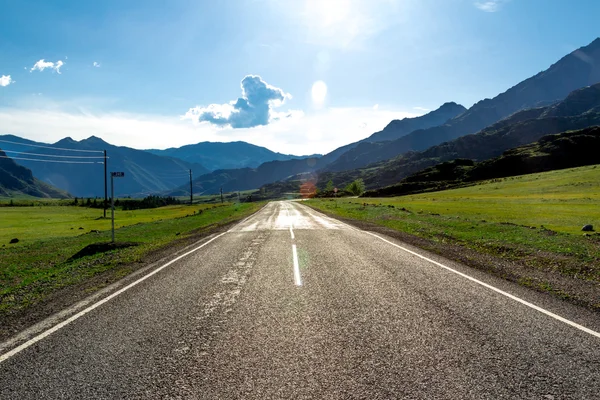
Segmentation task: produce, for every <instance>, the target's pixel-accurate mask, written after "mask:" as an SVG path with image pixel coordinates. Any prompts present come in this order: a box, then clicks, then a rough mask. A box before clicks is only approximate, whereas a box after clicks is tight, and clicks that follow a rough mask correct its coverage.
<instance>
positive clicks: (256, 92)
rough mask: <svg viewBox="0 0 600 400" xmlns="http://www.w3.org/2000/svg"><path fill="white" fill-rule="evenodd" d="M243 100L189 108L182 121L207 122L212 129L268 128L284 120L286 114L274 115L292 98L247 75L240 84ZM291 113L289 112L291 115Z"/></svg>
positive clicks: (257, 78) (257, 77) (241, 98)
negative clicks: (275, 109) (219, 127)
mask: <svg viewBox="0 0 600 400" xmlns="http://www.w3.org/2000/svg"><path fill="white" fill-rule="evenodd" d="M240 88H241V89H242V97H238V99H237V100H232V101H230V102H229V103H227V104H210V105H209V106H207V107H202V106H196V107H193V108H190V109H189V110H188V111H187V112H186V113H185V115H183V116H182V119H190V120H192V121H194V122H208V123H210V124H212V125H214V126H221V127H231V128H234V129H240V128H252V127H255V126H260V125H268V124H270V123H271V122H272V121H277V120H278V119H280V118H283V117H285V115H286V113H281V112H276V111H274V110H273V108H274V107H279V106H281V105H282V104H283V103H284V102H285V100H286V99H291V98H292V95H291V94H289V93H285V92H284V91H283V90H281V89H279V88H277V87H275V86H272V85H269V84H268V83H267V82H265V81H264V80H263V79H262V78H261V77H260V76H258V75H246V76H245V77H244V79H242V82H241V84H240ZM293 113H294V112H293V111H289V112H288V113H287V114H289V116H291V115H292V114H293Z"/></svg>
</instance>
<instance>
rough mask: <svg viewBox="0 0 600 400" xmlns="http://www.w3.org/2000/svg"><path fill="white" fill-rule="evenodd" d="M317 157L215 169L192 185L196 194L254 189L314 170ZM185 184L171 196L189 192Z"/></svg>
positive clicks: (173, 191)
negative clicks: (255, 166)
mask: <svg viewBox="0 0 600 400" xmlns="http://www.w3.org/2000/svg"><path fill="white" fill-rule="evenodd" d="M317 161H318V158H305V159H300V160H287V161H269V162H266V163H263V164H261V165H260V166H259V167H258V168H236V169H224V170H216V171H213V172H211V173H209V174H205V175H201V176H199V177H198V178H196V179H194V181H193V187H194V193H196V194H213V193H219V190H220V189H221V188H223V191H224V192H230V191H236V190H248V189H256V188H259V187H261V186H262V185H264V184H266V183H270V182H275V181H280V180H283V179H286V178H288V177H290V176H291V175H296V174H300V173H303V172H305V171H307V170H314V168H315V166H316V165H317ZM188 190H189V189H188V188H187V186H186V185H182V186H180V187H179V188H177V189H175V190H172V191H169V192H168V194H169V195H171V196H180V195H184V194H187V193H189V191H188Z"/></svg>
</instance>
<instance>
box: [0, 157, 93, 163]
mask: <svg viewBox="0 0 600 400" xmlns="http://www.w3.org/2000/svg"><path fill="white" fill-rule="evenodd" d="M0 158H9V159H11V160H26V161H41V162H53V163H61V164H104V163H103V162H102V161H59V160H38V159H35V158H25V157H9V156H0Z"/></svg>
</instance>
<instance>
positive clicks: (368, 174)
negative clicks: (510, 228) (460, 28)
mask: <svg viewBox="0 0 600 400" xmlns="http://www.w3.org/2000/svg"><path fill="white" fill-rule="evenodd" d="M598 82H600V38H598V39H596V40H594V41H593V42H592V43H590V44H589V45H587V46H584V47H581V48H580V49H577V50H575V51H574V52H572V53H570V54H568V55H567V56H565V57H563V58H561V59H560V60H559V61H557V62H556V63H555V64H553V65H551V66H550V67H549V68H548V69H547V70H545V71H542V72H540V73H538V74H536V75H535V76H533V77H531V78H528V79H526V80H524V81H522V82H520V83H518V84H517V85H515V86H514V87H512V88H510V89H508V90H507V91H505V92H504V93H501V94H499V95H498V96H496V97H494V98H492V99H484V100H481V101H479V102H477V103H476V104H475V105H473V106H472V107H471V108H469V109H468V110H467V109H465V108H464V107H463V106H461V105H458V104H456V103H453V102H449V103H445V104H444V105H442V106H441V107H440V108H439V109H437V110H435V111H432V112H430V113H428V114H425V115H423V116H420V117H416V118H405V119H403V120H395V121H392V122H390V123H389V124H388V125H387V126H386V127H385V128H384V129H383V130H381V131H380V132H375V133H373V134H372V135H370V136H369V137H367V138H365V139H363V140H360V141H358V142H354V143H350V144H347V145H345V146H342V147H340V148H338V149H336V150H334V151H332V152H330V153H328V154H325V155H324V156H322V157H319V156H318V155H317V156H314V157H307V158H303V157H298V156H291V155H285V154H280V153H275V152H272V151H270V150H268V149H266V148H264V147H259V146H254V145H251V144H248V143H245V142H233V143H208V142H202V143H198V144H193V145H188V146H183V147H181V148H171V149H166V150H148V151H143V150H135V149H130V148H126V147H117V146H112V145H110V144H108V143H106V142H104V141H102V140H101V139H99V138H95V137H90V138H88V139H86V140H82V141H79V142H77V141H74V140H72V139H70V138H66V139H63V140H61V141H60V142H58V143H56V144H55V145H54V146H55V147H65V148H75V149H82V150H84V149H96V150H98V149H101V150H103V149H107V150H108V152H109V156H110V160H109V170H110V171H114V170H123V171H125V172H126V176H127V177H128V179H125V180H123V181H122V182H119V185H120V186H121V188H122V189H121V190H122V191H121V192H119V194H120V195H124V194H130V195H142V194H145V193H158V192H161V193H163V194H175V195H184V194H187V193H188V191H189V187H188V175H187V171H188V170H189V169H192V170H193V175H194V178H195V180H194V191H195V192H197V193H216V192H218V191H219V189H220V188H221V187H222V188H223V190H225V191H236V190H245V189H255V188H258V187H260V186H262V185H265V184H268V183H271V182H276V181H281V180H286V179H293V180H298V179H299V178H300V179H305V178H306V177H307V176H309V175H310V176H313V177H314V176H316V177H318V178H317V179H318V180H317V184H318V185H324V183H325V182H326V181H328V180H329V179H332V180H333V181H334V183H335V184H336V185H338V186H340V185H343V184H345V183H347V182H349V181H351V180H353V179H355V178H357V177H362V178H363V179H364V180H365V182H366V183H367V186H368V187H370V188H376V187H381V186H386V185H391V184H394V183H396V182H398V181H400V180H401V179H402V178H404V177H406V176H408V175H409V174H412V173H415V172H418V171H420V170H422V169H423V168H426V167H431V166H433V165H435V164H437V163H439V162H443V161H449V160H452V159H455V158H470V159H473V160H485V159H488V158H491V157H497V156H499V155H501V154H502V152H504V151H506V150H508V149H511V148H514V147H517V146H521V145H525V144H528V143H532V142H535V141H536V140H538V139H539V138H540V137H541V136H543V135H547V134H554V133H559V132H563V131H565V130H569V129H582V128H586V127H590V126H594V125H599V124H600V116H599V110H600V108H599V107H600V105H599V103H598V99H599V98H600V96H599V93H600V87H599V86H598V85H595V84H596V83H598ZM3 138H4V139H5V140H12V141H19V140H25V139H22V138H18V137H14V136H0V139H3ZM28 144H35V142H31V141H28ZM11 146H12V147H11ZM0 148H4V149H5V150H7V151H9V150H16V151H29V150H31V152H34V153H39V154H42V155H43V154H46V153H48V152H51V153H52V154H63V153H57V152H56V151H55V150H51V149H50V150H49V149H43V148H41V149H35V148H33V147H30V148H28V149H23V147H18V146H16V145H11V144H6V143H1V142H0ZM33 150H35V151H33ZM44 152H46V153H44ZM64 154H65V155H66V154H67V153H64ZM68 154H70V153H68ZM9 155H15V156H17V154H14V153H9ZM18 163H19V164H22V165H25V166H26V167H28V168H30V169H31V170H32V171H33V175H34V176H36V177H38V178H39V179H41V180H43V181H44V182H46V183H49V184H53V185H55V186H57V187H59V188H61V189H63V190H67V191H69V192H71V193H72V194H74V195H76V196H103V182H102V181H101V179H102V173H103V172H102V171H101V168H102V165H101V164H98V165H84V164H83V165H76V166H73V165H70V164H60V163H56V164H54V163H37V162H33V161H27V160H18ZM239 166H244V167H243V168H238V167H239ZM214 168H217V169H216V170H213V169H214ZM311 174H312V175H311ZM95 177H98V179H96V178H95Z"/></svg>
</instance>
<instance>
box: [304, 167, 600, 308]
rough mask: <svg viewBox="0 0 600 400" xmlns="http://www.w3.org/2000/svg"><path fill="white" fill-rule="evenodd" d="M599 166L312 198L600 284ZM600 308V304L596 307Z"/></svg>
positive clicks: (322, 205)
mask: <svg viewBox="0 0 600 400" xmlns="http://www.w3.org/2000/svg"><path fill="white" fill-rule="evenodd" d="M599 203H600V168H596V166H589V167H581V168H574V169H567V170H559V171H552V172H546V173H540V174H532V175H524V176H518V177H511V178H504V179H498V180H494V181H487V182H483V183H481V184H478V185H475V186H470V187H465V188H461V189H454V190H447V191H441V192H431V193H426V194H419V195H411V196H401V197H390V198H355V199H338V200H337V201H334V200H332V199H313V200H310V201H309V202H308V203H307V204H308V205H311V206H313V207H315V208H318V209H321V210H323V211H326V212H329V213H332V214H337V215H340V216H342V217H348V218H354V219H358V220H363V221H368V222H372V223H375V224H379V225H383V226H386V227H389V228H392V229H396V230H399V231H403V232H406V233H409V234H412V235H415V236H418V237H422V238H426V239H429V240H431V241H434V242H441V243H445V242H447V243H452V244H458V245H461V246H465V247H468V248H470V249H474V250H477V251H479V252H484V253H488V254H491V255H494V256H499V257H501V258H503V259H508V260H512V261H518V262H519V263H522V264H524V265H526V266H528V267H532V268H540V269H544V270H551V271H555V272H559V273H561V274H564V275H567V276H570V277H576V278H578V279H585V280H591V281H597V282H600V236H598V235H596V234H592V235H591V236H587V237H586V236H584V235H583V232H582V231H581V228H582V226H583V225H585V224H593V225H594V227H595V228H596V229H600V207H599ZM598 307H599V308H600V304H598Z"/></svg>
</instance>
